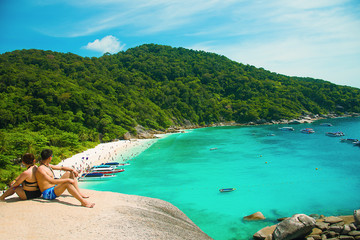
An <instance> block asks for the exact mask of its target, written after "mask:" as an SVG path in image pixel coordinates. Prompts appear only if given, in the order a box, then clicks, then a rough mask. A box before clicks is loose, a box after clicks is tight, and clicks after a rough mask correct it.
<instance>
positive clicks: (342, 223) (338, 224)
mask: <svg viewBox="0 0 360 240" xmlns="http://www.w3.org/2000/svg"><path fill="white" fill-rule="evenodd" d="M344 225H345V222H338V223H334V224H331V226H340V227H343V226H344Z"/></svg>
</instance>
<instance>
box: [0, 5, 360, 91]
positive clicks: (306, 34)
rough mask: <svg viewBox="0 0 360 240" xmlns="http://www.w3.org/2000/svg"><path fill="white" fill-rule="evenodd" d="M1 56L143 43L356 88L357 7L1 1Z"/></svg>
mask: <svg viewBox="0 0 360 240" xmlns="http://www.w3.org/2000/svg"><path fill="white" fill-rule="evenodd" d="M0 11H1V12H0V30H1V34H0V53H4V52H9V51H13V50H17V49H32V48H35V49H43V50H52V51H58V52H65V53H66V52H71V53H75V54H78V55H81V56H89V57H93V56H95V57H99V56H102V55H103V53H105V52H110V53H116V52H118V51H123V50H126V49H128V48H132V47H135V46H139V45H142V44H146V43H156V44H164V45H169V46H173V47H185V48H189V49H195V50H204V51H208V52H214V53H218V54H221V55H224V56H226V57H228V58H230V59H232V60H235V61H237V62H241V63H244V64H250V65H254V66H256V67H263V68H265V69H267V70H270V71H272V72H277V73H281V74H285V75H289V76H302V77H313V78H320V79H324V80H328V81H331V82H333V83H336V84H340V85H348V86H354V87H357V88H360V1H359V0H299V1H297V0H264V1H261V0H147V1H145V0H131V1H130V0H78V1H74V0H0Z"/></svg>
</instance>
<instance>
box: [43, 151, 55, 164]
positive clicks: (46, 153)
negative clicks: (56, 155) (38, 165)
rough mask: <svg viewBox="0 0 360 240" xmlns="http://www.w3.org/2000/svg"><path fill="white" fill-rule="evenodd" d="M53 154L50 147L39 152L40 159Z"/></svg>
mask: <svg viewBox="0 0 360 240" xmlns="http://www.w3.org/2000/svg"><path fill="white" fill-rule="evenodd" d="M52 155H53V151H52V150H51V149H44V150H42V152H41V160H42V161H44V160H46V159H48V158H49V157H51V156H52Z"/></svg>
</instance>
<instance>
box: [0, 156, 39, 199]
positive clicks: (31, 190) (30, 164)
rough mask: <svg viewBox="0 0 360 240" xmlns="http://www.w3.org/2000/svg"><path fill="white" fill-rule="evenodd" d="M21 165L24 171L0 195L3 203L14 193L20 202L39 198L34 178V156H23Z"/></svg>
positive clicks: (35, 167) (35, 168)
mask: <svg viewBox="0 0 360 240" xmlns="http://www.w3.org/2000/svg"><path fill="white" fill-rule="evenodd" d="M22 164H23V165H24V166H25V167H26V170H25V171H24V172H22V173H21V174H20V175H19V176H18V177H17V178H16V179H15V180H14V181H12V182H11V183H10V186H9V189H7V190H6V191H5V192H4V194H3V195H1V197H0V200H1V201H5V198H6V197H9V196H11V195H13V194H14V193H16V194H17V195H18V196H19V197H20V199H21V200H28V199H33V198H38V197H40V196H41V192H40V190H39V186H38V183H37V181H36V176H35V175H36V170H37V166H35V156H34V155H33V154H32V153H26V154H24V156H22Z"/></svg>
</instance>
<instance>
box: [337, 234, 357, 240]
mask: <svg viewBox="0 0 360 240" xmlns="http://www.w3.org/2000/svg"><path fill="white" fill-rule="evenodd" d="M339 239H340V240H354V239H355V238H354V237H352V236H348V235H340V236H339Z"/></svg>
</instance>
